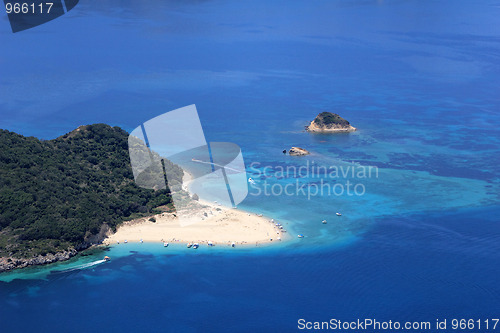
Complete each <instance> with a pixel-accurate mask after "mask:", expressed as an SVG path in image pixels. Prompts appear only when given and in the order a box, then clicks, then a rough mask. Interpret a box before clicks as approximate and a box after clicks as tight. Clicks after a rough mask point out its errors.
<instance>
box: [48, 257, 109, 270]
mask: <svg viewBox="0 0 500 333" xmlns="http://www.w3.org/2000/svg"><path fill="white" fill-rule="evenodd" d="M104 262H106V260H104V259H101V260H96V261H92V262H88V263H86V264H81V265H77V266H73V267H71V268H68V269H63V270H60V271H54V273H68V272H74V271H79V270H82V269H86V268H89V267H93V266H96V265H99V264H102V263H104Z"/></svg>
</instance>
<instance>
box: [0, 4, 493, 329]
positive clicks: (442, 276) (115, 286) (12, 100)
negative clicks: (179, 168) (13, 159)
mask: <svg viewBox="0 0 500 333" xmlns="http://www.w3.org/2000/svg"><path fill="white" fill-rule="evenodd" d="M498 17H500V2H498V1H493V0H491V1H467V0H457V1H445V0H436V1H417V0H415V1H410V0H409V1H404V0H394V1H389V0H378V1H375V0H374V1H369V0H352V1H347V0H336V1H307V2H305V1H304V2H299V1H273V2H270V1H238V2H229V1H144V2H141V1H116V0H110V1H99V2H97V1H95V2H94V1H83V0H82V1H81V2H80V3H79V4H78V5H77V7H75V8H74V9H73V10H71V11H70V12H69V13H68V14H66V15H64V16H62V17H60V18H58V19H56V20H54V21H52V22H49V23H47V24H44V25H42V26H39V27H36V28H33V29H31V30H27V31H24V32H19V33H16V34H13V33H12V32H11V31H10V27H9V24H8V21H7V17H6V15H3V14H2V16H0V45H1V46H0V49H1V52H0V128H4V129H8V130H11V131H14V132H17V133H20V134H23V135H27V136H36V137H38V138H41V139H53V138H56V137H58V136H60V135H63V134H65V133H67V132H69V131H71V130H73V129H75V128H76V127H77V126H79V125H84V124H92V123H107V124H110V125H113V126H120V127H122V128H124V129H125V130H127V131H131V130H133V129H134V128H136V127H137V126H139V125H140V124H141V123H143V122H145V121H147V120H149V119H151V118H153V117H155V116H158V115H160V114H162V113H165V112H167V111H170V110H173V109H176V108H180V107H183V106H186V105H190V104H196V107H197V109H198V113H199V115H200V118H201V122H202V126H203V129H204V131H205V136H206V139H207V141H222V142H233V143H236V144H238V145H239V146H240V147H241V149H242V152H243V157H244V159H245V164H246V166H247V173H248V176H249V177H252V178H253V179H254V180H255V182H256V186H255V187H254V188H250V189H249V191H250V192H249V196H248V197H247V198H246V199H245V201H244V202H243V203H242V204H241V205H239V206H240V207H241V208H244V209H247V210H249V211H252V212H256V213H263V214H265V215H266V216H270V217H273V218H275V219H276V220H277V221H280V222H281V223H283V225H285V226H286V228H287V229H288V230H289V234H290V235H291V236H290V237H291V240H290V241H288V242H282V243H281V244H279V245H273V246H269V247H259V248H246V249H243V248H236V249H225V248H220V247H215V248H204V247H201V248H200V249H198V250H197V251H192V250H191V251H188V250H186V249H184V247H181V246H177V247H176V246H173V247H169V248H168V249H165V248H163V246H162V245H161V244H160V243H158V244H155V243H151V244H132V243H129V244H121V245H117V246H113V247H111V248H110V249H106V250H101V251H96V252H93V253H91V254H90V255H88V256H82V257H77V258H74V259H72V260H70V261H68V262H64V263H58V264H54V265H51V266H46V267H36V268H28V269H24V270H20V271H16V272H12V273H6V274H0V333H4V332H6V333H7V332H9V333H10V332H88V331H96V332H101V331H107V332H146V331H147V332H226V331H231V332H291V331H300V330H299V329H298V320H299V319H305V320H306V321H329V320H330V319H338V320H341V321H355V320H357V319H364V318H371V319H375V320H378V321H389V320H392V321H393V322H394V321H399V322H402V323H404V322H406V321H428V322H431V323H432V324H433V326H432V329H431V330H427V331H429V332H435V331H437V330H436V329H435V326H434V325H435V322H436V320H437V319H439V320H444V319H447V320H448V327H447V330H446V331H450V332H451V331H457V330H452V327H451V320H453V319H474V320H478V319H480V320H483V321H484V320H488V319H489V320H491V319H494V318H500V279H499V276H500V266H499V265H500V178H499V174H500V148H499V147H500V127H499V124H500V98H499V96H500V94H499V93H500V89H499V88H500V21H499V20H498ZM321 111H331V112H336V113H339V114H340V115H341V116H343V117H344V118H346V119H348V120H349V121H350V122H351V124H352V125H354V126H355V127H357V128H358V131H356V132H354V133H350V134H347V135H342V134H341V135H311V134H308V133H304V131H303V129H304V125H306V124H307V123H308V121H311V120H312V119H313V118H314V117H315V116H316V115H317V114H318V113H319V112H321ZM291 146H299V147H303V148H306V149H308V150H310V151H311V152H312V154H311V155H310V156H307V157H303V158H294V157H290V156H286V155H283V154H282V153H281V151H282V150H283V149H288V148H290V147H291ZM286 167H288V169H287V170H288V171H287V172H284V173H283V172H279V171H280V170H281V169H282V168H286ZM301 167H302V169H300V168H301ZM321 167H323V169H321ZM368 167H372V168H374V169H376V170H377V173H376V174H372V175H371V176H370V177H360V176H359V175H358V174H356V175H352V174H347V175H344V176H341V177H337V178H329V177H326V173H325V172H324V171H319V172H318V173H315V172H314V170H325V169H324V168H326V170H330V169H331V168H346V169H349V168H350V169H349V170H352V169H356V170H358V169H359V168H361V169H366V168H368ZM315 168H319V169H315ZM295 170H303V171H304V170H306V171H307V170H309V171H311V170H312V171H313V172H312V173H311V172H309V173H307V172H306V174H303V173H301V172H299V173H296V172H294V171H295ZM322 180H326V182H327V183H328V184H329V185H330V186H331V187H333V186H335V185H336V184H341V185H342V184H344V183H345V182H346V181H347V180H349V181H351V182H352V183H353V184H360V187H359V188H360V189H361V188H362V189H363V193H362V194H361V195H357V194H355V195H348V194H347V193H342V194H339V195H337V194H332V193H319V194H314V195H307V194H306V195H304V194H302V193H295V194H293V195H284V194H280V195H276V193H272V192H271V193H270V194H269V195H266V194H265V193H264V192H263V190H264V189H265V186H268V189H269V188H270V189H272V188H273V186H276V187H275V188H278V187H279V186H281V187H283V186H286V185H290V186H292V187H293V186H298V185H300V186H303V187H304V188H307V189H313V190H314V189H317V188H318V186H320V185H321V181H322ZM259 190H260V192H259ZM257 192H259V193H257ZM309 194H311V193H310V192H309ZM339 211H340V212H342V214H343V215H342V217H337V216H335V212H339ZM323 219H327V220H328V224H326V225H323V224H322V223H321V220H323ZM297 234H304V236H305V237H304V238H303V239H298V238H296V235H297ZM104 255H109V256H111V257H112V260H111V261H110V262H108V263H99V262H98V261H99V260H100V259H102V257H103V256H104ZM490 328H491V327H490ZM361 331H366V332H372V331H376V332H379V331H380V330H374V329H371V328H367V329H365V330H351V332H361ZM416 331H419V330H416ZM441 331H445V330H441ZM469 331H470V330H469ZM485 331H486V330H484V326H483V329H478V328H477V327H475V330H474V332H485ZM490 331H492V332H495V331H499V332H500V324H498V326H497V328H496V330H490Z"/></svg>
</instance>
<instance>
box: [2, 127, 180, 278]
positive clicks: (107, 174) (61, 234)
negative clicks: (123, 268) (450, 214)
mask: <svg viewBox="0 0 500 333" xmlns="http://www.w3.org/2000/svg"><path fill="white" fill-rule="evenodd" d="M165 169H166V170H167V174H168V177H169V184H170V183H171V182H172V183H178V184H181V183H182V176H183V171H182V169H181V168H180V167H178V166H177V165H175V164H172V163H170V162H168V161H166V163H165ZM160 206H167V207H172V198H171V195H170V190H169V189H168V188H167V189H162V190H157V191H154V190H147V189H143V188H140V187H138V186H137V185H136V184H135V183H134V178H133V174H132V168H131V166H130V159H129V153H128V133H127V132H126V131H124V130H122V129H120V128H118V127H110V126H108V125H104V124H96V125H88V126H81V127H79V128H78V129H76V130H74V131H72V132H70V133H68V134H66V135H64V136H62V137H59V138H57V139H54V140H47V141H44V140H39V139H37V138H34V137H23V136H21V135H19V134H16V133H12V132H9V131H6V130H0V259H2V260H4V261H6V260H8V261H9V262H11V261H12V258H33V257H35V256H40V255H42V256H43V255H46V254H56V253H59V252H63V251H68V250H72V251H74V250H75V249H76V250H80V249H84V248H87V247H88V246H90V245H91V244H92V243H96V242H99V241H100V239H102V237H103V235H104V233H105V232H106V231H107V230H109V229H111V230H115V229H116V227H117V225H118V224H119V223H120V222H122V221H125V220H130V219H133V218H137V217H142V216H149V215H152V214H154V213H158V212H159V210H156V208H158V207H160ZM2 257H3V258H2ZM6 258H8V259H6ZM0 271H1V267H0Z"/></svg>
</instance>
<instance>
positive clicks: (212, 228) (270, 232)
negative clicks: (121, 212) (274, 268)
mask: <svg viewBox="0 0 500 333" xmlns="http://www.w3.org/2000/svg"><path fill="white" fill-rule="evenodd" d="M204 207H205V208H203V209H202V211H201V214H204V213H206V215H207V216H206V217H205V216H204V215H203V217H202V218H200V216H199V214H198V215H196V216H193V217H192V218H193V219H196V220H194V221H192V222H193V223H189V224H188V225H185V224H184V223H183V225H184V226H182V225H181V224H180V223H179V221H178V220H177V219H176V218H175V217H174V215H173V214H170V213H163V214H158V215H155V216H154V217H155V219H156V222H151V221H149V218H142V219H137V220H133V221H129V222H124V223H123V224H122V225H121V226H120V227H119V228H118V230H117V232H116V233H115V234H112V235H109V237H108V238H107V239H106V240H105V241H104V244H116V243H117V242H125V241H128V242H138V241H140V240H143V241H144V242H169V243H193V242H197V243H200V244H203V243H204V244H207V243H208V242H210V241H211V242H213V244H214V245H217V244H219V245H222V244H223V245H230V244H231V243H232V242H234V243H235V244H240V245H242V244H247V245H254V246H255V245H256V244H257V245H258V244H262V243H270V242H279V241H280V240H283V234H284V233H283V232H282V231H281V230H280V229H279V227H277V226H276V225H275V223H276V222H274V223H273V222H271V219H270V218H266V217H263V216H258V215H256V214H253V213H248V212H245V211H241V210H239V209H234V208H227V207H222V206H217V205H215V204H207V203H204Z"/></svg>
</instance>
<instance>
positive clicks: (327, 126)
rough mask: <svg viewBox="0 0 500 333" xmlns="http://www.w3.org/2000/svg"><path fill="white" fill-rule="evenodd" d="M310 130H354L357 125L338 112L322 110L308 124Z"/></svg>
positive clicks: (332, 131) (323, 131)
mask: <svg viewBox="0 0 500 333" xmlns="http://www.w3.org/2000/svg"><path fill="white" fill-rule="evenodd" d="M306 130H307V131H308V132H320V133H335V132H354V131H355V130H356V128H355V127H353V126H351V124H350V123H349V122H348V121H347V120H345V119H344V118H342V117H341V116H339V115H338V114H336V113H331V112H321V113H320V114H318V115H317V116H316V118H314V120H313V121H311V123H310V124H309V125H308V126H306Z"/></svg>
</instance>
